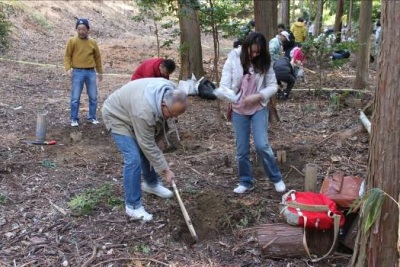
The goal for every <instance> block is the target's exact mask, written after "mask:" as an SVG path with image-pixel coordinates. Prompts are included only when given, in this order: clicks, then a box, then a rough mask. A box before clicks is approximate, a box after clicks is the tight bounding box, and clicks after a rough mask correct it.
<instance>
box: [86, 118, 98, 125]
mask: <svg viewBox="0 0 400 267" xmlns="http://www.w3.org/2000/svg"><path fill="white" fill-rule="evenodd" d="M88 121H89V122H90V123H91V124H94V125H96V124H99V121H98V120H96V119H90V120H88Z"/></svg>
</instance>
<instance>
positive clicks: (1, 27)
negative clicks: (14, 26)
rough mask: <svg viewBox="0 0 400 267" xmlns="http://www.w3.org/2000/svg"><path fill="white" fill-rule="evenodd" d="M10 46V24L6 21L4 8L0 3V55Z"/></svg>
mask: <svg viewBox="0 0 400 267" xmlns="http://www.w3.org/2000/svg"><path fill="white" fill-rule="evenodd" d="M10 44H11V23H10V22H9V21H8V20H7V18H6V15H5V12H4V6H3V4H2V3H0V54H2V53H4V51H5V50H6V49H7V48H9V47H10Z"/></svg>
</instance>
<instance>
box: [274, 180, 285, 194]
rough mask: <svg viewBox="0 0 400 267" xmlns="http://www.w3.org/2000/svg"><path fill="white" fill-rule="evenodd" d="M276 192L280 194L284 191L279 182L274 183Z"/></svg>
mask: <svg viewBox="0 0 400 267" xmlns="http://www.w3.org/2000/svg"><path fill="white" fill-rule="evenodd" d="M274 185H275V190H276V192H279V193H282V192H285V191H286V185H285V183H284V182H283V181H282V180H281V181H280V182H277V183H274Z"/></svg>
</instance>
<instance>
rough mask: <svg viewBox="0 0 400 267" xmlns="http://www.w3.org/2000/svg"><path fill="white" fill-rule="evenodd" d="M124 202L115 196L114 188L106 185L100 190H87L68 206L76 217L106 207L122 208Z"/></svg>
mask: <svg viewBox="0 0 400 267" xmlns="http://www.w3.org/2000/svg"><path fill="white" fill-rule="evenodd" d="M123 203H124V201H123V200H121V199H119V198H118V197H115V196H114V195H113V191H112V186H111V185H110V184H105V185H104V186H102V187H100V188H98V189H87V190H85V191H84V192H83V193H81V194H79V195H77V196H75V197H74V198H72V199H71V200H70V201H69V202H68V206H69V207H70V209H71V210H72V212H73V214H75V215H78V216H79V215H89V214H91V213H92V212H93V211H94V209H95V207H97V206H99V205H106V206H109V207H115V206H120V205H122V204H123Z"/></svg>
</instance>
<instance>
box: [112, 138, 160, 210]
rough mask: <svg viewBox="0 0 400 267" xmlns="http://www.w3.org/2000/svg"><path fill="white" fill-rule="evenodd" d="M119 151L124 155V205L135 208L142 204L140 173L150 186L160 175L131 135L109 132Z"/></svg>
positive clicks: (156, 181) (154, 183)
mask: <svg viewBox="0 0 400 267" xmlns="http://www.w3.org/2000/svg"><path fill="white" fill-rule="evenodd" d="M111 135H112V138H113V140H114V142H115V144H116V145H117V147H118V149H119V151H120V152H121V154H122V156H123V157H124V174H123V176H124V190H125V205H126V206H128V207H130V208H132V209H137V208H140V207H141V206H142V202H141V197H142V189H141V187H140V184H141V175H142V174H143V177H144V180H145V182H146V183H147V184H148V185H150V186H152V185H154V186H155V185H156V184H157V183H158V181H159V180H160V176H159V175H158V174H157V173H156V172H155V171H154V168H153V167H151V165H150V162H149V161H148V160H147V158H146V157H145V156H144V154H143V152H142V151H141V149H140V147H139V145H138V143H137V141H136V139H135V138H133V137H132V136H127V135H121V134H116V133H111Z"/></svg>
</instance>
